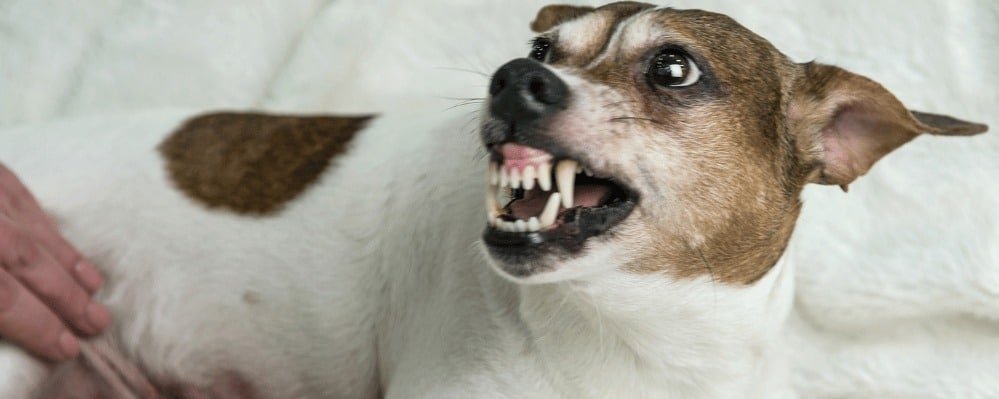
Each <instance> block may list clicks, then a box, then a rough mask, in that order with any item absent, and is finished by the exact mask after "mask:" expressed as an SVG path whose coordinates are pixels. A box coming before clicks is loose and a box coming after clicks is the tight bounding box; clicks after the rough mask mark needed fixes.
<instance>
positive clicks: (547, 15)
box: [531, 4, 594, 33]
mask: <svg viewBox="0 0 999 399" xmlns="http://www.w3.org/2000/svg"><path fill="white" fill-rule="evenodd" d="M593 10H594V8H593V7H583V6H570V5H566V4H553V5H550V6H545V7H543V8H542V9H541V10H540V11H538V15H537V16H536V17H534V22H531V30H533V31H535V32H537V33H541V32H546V31H548V30H549V29H551V28H554V27H555V26H556V25H559V24H562V23H565V22H568V21H571V20H573V19H576V18H579V17H580V16H582V15H586V14H588V13H589V12H590V11H593Z"/></svg>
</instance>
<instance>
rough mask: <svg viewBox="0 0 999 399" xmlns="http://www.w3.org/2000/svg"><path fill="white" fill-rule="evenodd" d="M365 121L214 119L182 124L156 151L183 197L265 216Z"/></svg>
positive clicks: (313, 174)
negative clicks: (163, 159) (183, 194)
mask: <svg viewBox="0 0 999 399" xmlns="http://www.w3.org/2000/svg"><path fill="white" fill-rule="evenodd" d="M371 118H372V117H371V116H356V117H339V116H278V115H267V114H260V113H213V114H207V115H202V116H198V117H195V118H193V119H190V120H188V121H187V122H185V123H184V124H183V125H182V126H181V127H180V128H178V129H177V130H176V131H175V132H174V133H173V134H172V135H170V137H168V138H167V139H166V140H165V141H164V142H163V143H162V144H161V145H160V147H159V150H160V153H161V154H162V155H163V157H164V158H165V159H166V163H167V165H166V166H167V170H168V171H169V173H170V176H171V178H172V179H173V181H174V183H175V184H176V185H177V187H178V188H179V189H180V190H181V191H182V192H183V193H185V194H187V195H188V196H189V197H191V198H193V199H194V200H196V201H199V202H201V203H203V204H205V205H206V206H208V207H209V208H225V209H229V210H232V211H235V212H237V213H243V214H255V215H265V214H269V213H273V212H277V211H279V210H280V209H281V207H282V206H283V205H284V204H286V203H287V202H289V201H291V200H292V199H294V198H295V197H296V196H298V195H299V194H300V193H302V192H303V191H305V190H306V189H307V188H308V187H309V186H310V185H311V184H312V183H314V182H315V181H316V179H318V178H319V176H320V175H321V174H322V173H323V171H325V170H326V168H327V166H328V165H329V164H330V162H331V161H332V160H333V158H335V157H336V156H337V155H339V154H342V153H343V152H344V151H346V149H347V145H348V144H349V143H350V140H351V139H352V138H353V137H354V135H355V134H357V132H358V131H360V130H361V129H363V128H364V126H365V125H366V124H367V123H368V121H369V120H371Z"/></svg>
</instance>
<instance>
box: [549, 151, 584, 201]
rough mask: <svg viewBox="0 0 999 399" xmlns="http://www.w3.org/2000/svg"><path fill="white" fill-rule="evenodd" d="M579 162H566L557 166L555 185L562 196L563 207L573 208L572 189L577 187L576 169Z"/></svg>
mask: <svg viewBox="0 0 999 399" xmlns="http://www.w3.org/2000/svg"><path fill="white" fill-rule="evenodd" d="M578 165H579V162H576V161H572V160H565V161H562V162H559V163H558V165H555V184H556V185H558V192H559V193H561V194H562V206H564V207H565V209H569V208H572V189H573V188H574V187H575V185H576V167H577V166H578Z"/></svg>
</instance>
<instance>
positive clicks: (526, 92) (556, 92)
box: [489, 58, 569, 123]
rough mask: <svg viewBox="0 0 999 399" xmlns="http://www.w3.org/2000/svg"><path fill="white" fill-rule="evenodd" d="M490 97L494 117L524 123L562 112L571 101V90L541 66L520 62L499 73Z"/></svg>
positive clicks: (490, 90) (502, 68) (501, 69)
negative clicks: (564, 106)
mask: <svg viewBox="0 0 999 399" xmlns="http://www.w3.org/2000/svg"><path fill="white" fill-rule="evenodd" d="M489 94H490V95H491V96H492V99H491V101H490V104H489V110H490V111H491V112H492V114H493V116H495V117H497V118H500V119H503V120H505V121H508V122H521V123H522V122H528V121H532V120H535V119H538V118H540V117H542V116H544V115H546V114H548V113H550V112H552V111H554V110H557V109H559V108H561V107H562V106H563V105H564V104H565V102H566V100H567V99H568V97H569V88H568V87H566V85H565V82H563V81H562V79H559V77H558V76H556V75H555V74H554V73H553V72H552V71H550V70H548V68H545V66H544V65H542V64H541V63H538V62H537V61H534V60H531V59H527V58H520V59H516V60H513V61H510V62H508V63H506V65H503V66H502V67H500V69H499V70H497V71H496V73H495V74H494V75H493V80H492V83H491V84H490V85H489Z"/></svg>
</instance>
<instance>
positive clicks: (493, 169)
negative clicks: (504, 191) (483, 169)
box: [489, 162, 499, 186]
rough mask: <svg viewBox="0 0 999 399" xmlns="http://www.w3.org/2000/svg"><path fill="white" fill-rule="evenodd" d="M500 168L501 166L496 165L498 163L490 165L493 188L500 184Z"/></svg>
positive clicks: (490, 180) (490, 182) (490, 181)
mask: <svg viewBox="0 0 999 399" xmlns="http://www.w3.org/2000/svg"><path fill="white" fill-rule="evenodd" d="M498 168H499V166H497V165H496V162H490V163H489V184H490V185H492V186H495V185H496V184H498V183H499V171H497V169H498Z"/></svg>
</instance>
